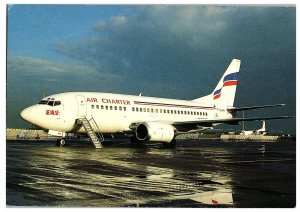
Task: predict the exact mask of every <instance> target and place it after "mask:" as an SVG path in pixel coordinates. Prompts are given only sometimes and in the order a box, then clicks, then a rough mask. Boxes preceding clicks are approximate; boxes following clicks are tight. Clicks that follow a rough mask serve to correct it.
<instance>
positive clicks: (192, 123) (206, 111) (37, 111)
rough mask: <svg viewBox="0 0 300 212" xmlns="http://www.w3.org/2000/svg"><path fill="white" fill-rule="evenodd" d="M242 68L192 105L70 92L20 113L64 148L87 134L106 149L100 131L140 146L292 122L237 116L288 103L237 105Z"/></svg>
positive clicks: (235, 65) (235, 64) (231, 70)
mask: <svg viewBox="0 0 300 212" xmlns="http://www.w3.org/2000/svg"><path fill="white" fill-rule="evenodd" d="M239 70H240V60H238V59H233V60H232V62H231V63H230V65H229V66H228V68H227V70H226V71H225V73H224V74H223V76H222V77H221V79H220V81H219V82H218V84H217V86H216V87H215V89H214V90H213V91H212V92H211V93H210V94H209V95H207V96H204V97H201V98H197V99H194V100H191V101H187V100H176V99H166V98H156V97H146V96H142V95H139V96H134V95H124V94H113V93H98V92H67V93H60V94H55V95H51V96H48V97H45V98H43V99H42V100H41V101H40V102H39V103H38V104H35V105H33V106H30V107H28V108H26V109H24V110H23V111H22V112H21V114H20V115H21V117H22V118H23V119H24V120H26V121H27V122H30V123H31V124H33V125H36V126H38V127H40V128H42V129H45V130H47V132H48V133H49V134H51V135H57V136H59V139H58V142H59V144H60V145H63V144H64V142H65V141H64V137H65V135H66V133H69V132H76V133H87V134H88V135H89V137H90V139H91V140H92V142H93V143H94V145H95V147H96V148H101V147H102V146H101V142H99V136H97V135H96V134H97V133H110V134H113V133H131V134H132V135H133V136H132V137H133V139H132V140H133V141H135V142H144V141H150V142H162V143H165V144H168V145H170V146H172V145H175V142H176V141H175V138H176V136H177V135H179V134H183V133H192V132H199V131H202V130H206V129H212V128H213V127H215V126H216V125H219V124H238V123H239V122H242V121H257V120H269V119H284V118H290V117H289V116H278V117H252V118H244V117H243V118H237V117H236V113H237V112H238V111H243V110H252V109H258V108H267V107H275V106H282V105H283V104H276V105H263V106H253V107H242V108H237V107H234V106H233V105H234V99H235V93H236V88H237V85H238V73H239ZM100 138H101V136H100ZM102 138H103V137H102ZM100 141H101V140H100Z"/></svg>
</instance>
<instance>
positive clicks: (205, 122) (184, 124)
mask: <svg viewBox="0 0 300 212" xmlns="http://www.w3.org/2000/svg"><path fill="white" fill-rule="evenodd" d="M288 118H293V117H292V116H273V117H251V118H232V119H218V120H199V121H185V122H174V123H173V124H172V125H173V126H174V127H176V128H177V127H179V128H182V127H183V128H193V127H199V126H202V127H211V126H213V125H214V124H230V125H237V124H238V123H239V122H242V121H261V120H272V119H288Z"/></svg>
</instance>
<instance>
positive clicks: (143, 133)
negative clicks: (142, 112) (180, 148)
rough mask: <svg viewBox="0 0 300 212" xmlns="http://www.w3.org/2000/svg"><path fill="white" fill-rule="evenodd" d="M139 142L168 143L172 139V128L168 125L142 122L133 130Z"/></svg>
mask: <svg viewBox="0 0 300 212" xmlns="http://www.w3.org/2000/svg"><path fill="white" fill-rule="evenodd" d="M135 135H136V138H137V139H138V140H139V141H157V142H164V143H170V142H171V141H172V140H173V138H174V135H175V133H174V128H173V127H172V126H171V125H169V124H163V123H158V122H144V123H141V124H139V125H138V126H137V128H136V129H135Z"/></svg>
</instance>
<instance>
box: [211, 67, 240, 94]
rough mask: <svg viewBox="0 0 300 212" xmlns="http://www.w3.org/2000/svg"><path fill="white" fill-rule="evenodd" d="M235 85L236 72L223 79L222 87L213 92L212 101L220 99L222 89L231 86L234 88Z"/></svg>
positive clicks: (236, 82)
mask: <svg viewBox="0 0 300 212" xmlns="http://www.w3.org/2000/svg"><path fill="white" fill-rule="evenodd" d="M237 84H238V72H234V73H231V74H228V75H226V76H225V77H224V79H223V86H222V87H221V88H220V89H218V90H216V91H215V92H214V100H215V99H218V98H220V96H221V92H222V88H224V87H225V86H232V85H235V86H236V85H237Z"/></svg>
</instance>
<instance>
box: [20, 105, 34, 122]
mask: <svg viewBox="0 0 300 212" xmlns="http://www.w3.org/2000/svg"><path fill="white" fill-rule="evenodd" d="M31 111H32V110H31V109H30V108H26V109H24V110H23V111H22V112H21V114H20V116H21V118H22V119H24V120H25V121H28V122H30V123H32V120H33V114H32V112H31Z"/></svg>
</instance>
